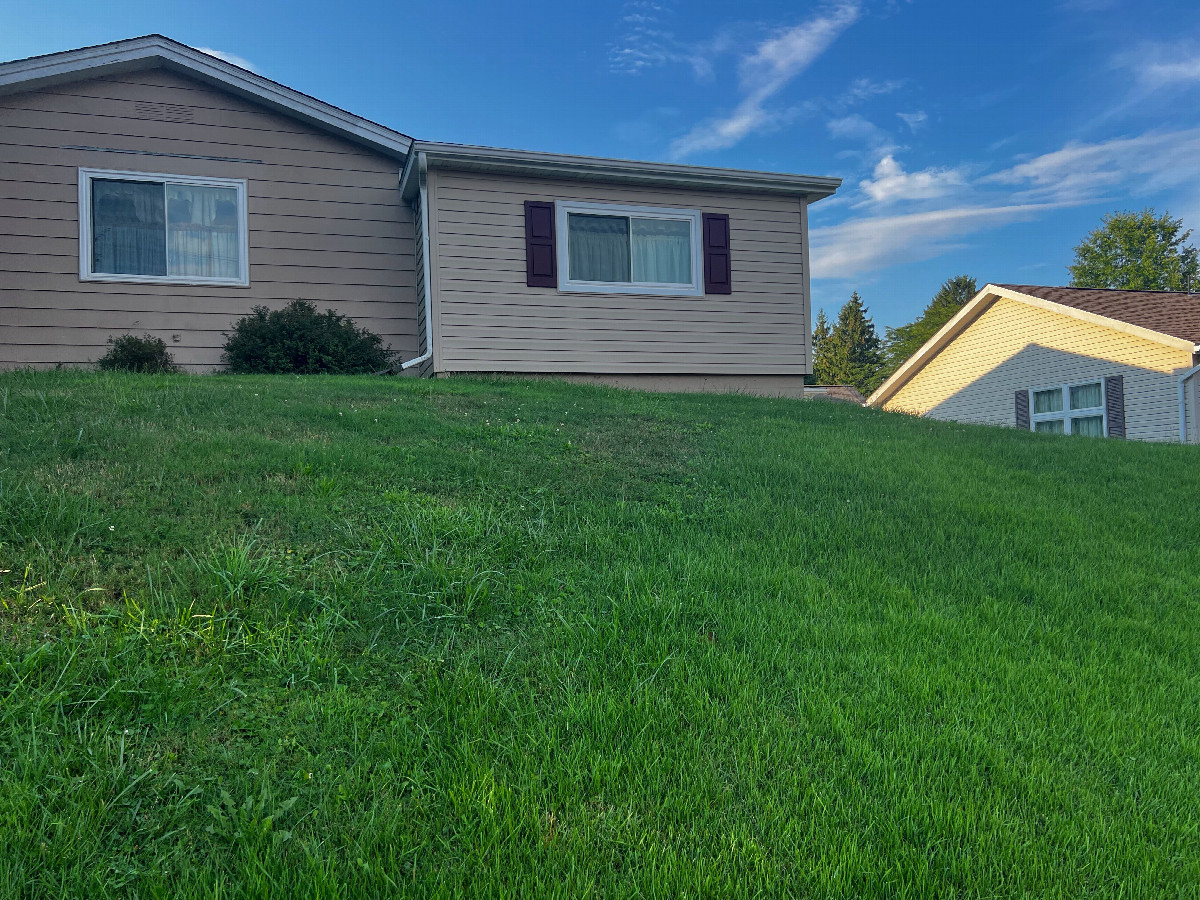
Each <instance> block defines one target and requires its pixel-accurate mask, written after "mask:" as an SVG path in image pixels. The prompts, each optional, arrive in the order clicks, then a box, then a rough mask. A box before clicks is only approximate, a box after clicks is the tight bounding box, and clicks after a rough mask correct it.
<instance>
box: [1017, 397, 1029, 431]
mask: <svg viewBox="0 0 1200 900" xmlns="http://www.w3.org/2000/svg"><path fill="white" fill-rule="evenodd" d="M1017 427H1018V428H1023V429H1025V430H1026V431H1028V430H1029V391H1017Z"/></svg>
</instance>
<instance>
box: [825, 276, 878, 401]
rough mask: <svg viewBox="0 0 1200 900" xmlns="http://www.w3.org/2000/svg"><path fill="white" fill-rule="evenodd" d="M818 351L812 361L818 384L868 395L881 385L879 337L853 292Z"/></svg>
mask: <svg viewBox="0 0 1200 900" xmlns="http://www.w3.org/2000/svg"><path fill="white" fill-rule="evenodd" d="M819 325H820V322H818V326H819ZM814 337H815V335H814ZM821 348H822V349H821V353H820V354H819V356H816V357H815V359H814V371H813V374H814V375H815V376H816V379H817V383H818V384H852V385H854V387H856V388H858V389H859V390H860V391H862V392H863V393H864V394H868V393H870V392H871V391H872V390H874V389H875V388H876V387H878V386H879V384H880V382H882V381H883V378H882V375H881V372H880V367H881V365H882V358H881V356H880V341H879V335H878V334H876V333H875V324H874V323H873V322H872V321H871V318H870V316H868V315H867V308H866V306H865V305H864V304H863V302H862V298H861V297H859V296H858V292H857V291H855V292H854V293H853V294H851V295H850V299H849V301H847V303H846V305H845V306H843V307H842V308H841V311H840V312H839V313H838V317H837V322H835V323H834V325H833V328H832V329H830V331H829V336H828V337H827V338H825V339H824V340H822V342H821Z"/></svg>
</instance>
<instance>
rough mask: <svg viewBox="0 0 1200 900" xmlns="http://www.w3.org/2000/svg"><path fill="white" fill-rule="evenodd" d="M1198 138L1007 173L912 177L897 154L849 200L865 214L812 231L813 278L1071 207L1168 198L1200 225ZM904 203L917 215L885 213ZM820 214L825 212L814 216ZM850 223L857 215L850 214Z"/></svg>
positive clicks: (1154, 139) (1143, 143) (868, 268)
mask: <svg viewBox="0 0 1200 900" xmlns="http://www.w3.org/2000/svg"><path fill="white" fill-rule="evenodd" d="M1198 158H1200V128H1196V129H1185V130H1181V131H1172V132H1151V133H1147V134H1142V135H1137V136H1133V137H1119V138H1113V139H1111V140H1107V141H1100V142H1095V143H1070V144H1067V145H1066V146H1064V147H1062V148H1060V149H1058V150H1054V151H1051V152H1049V153H1043V154H1040V155H1037V156H1033V157H1029V158H1027V159H1019V161H1017V162H1016V163H1015V164H1012V165H1010V166H1008V167H1007V168H1003V169H1000V170H999V171H993V172H991V173H986V172H984V173H981V170H982V169H983V167H982V166H973V165H966V164H964V165H960V166H953V167H946V168H927V169H922V170H918V171H914V172H908V171H906V170H905V168H904V166H903V165H902V164H901V163H900V161H899V160H898V159H897V158H896V156H895V155H894V154H892V153H889V154H887V155H885V156H884V157H883V158H882V159H880V160H879V162H878V163H876V165H875V168H874V171H873V173H872V175H871V176H870V177H868V178H865V179H863V180H861V181H860V182H859V183H858V185H857V192H856V191H855V190H854V189H851V191H849V192H848V194H847V200H848V201H850V202H849V204H848V207H844V208H848V209H851V210H857V211H862V214H861V215H859V216H856V217H853V218H850V219H848V220H845V221H843V222H841V223H839V224H835V225H831V226H826V227H824V228H814V230H813V234H812V255H813V274H814V276H815V277H820V278H851V277H856V276H861V275H864V274H866V273H869V272H872V271H876V270H879V269H883V268H886V267H887V266H891V265H895V264H897V263H901V262H914V261H919V260H925V259H932V258H934V257H936V256H939V255H941V254H942V253H945V252H947V251H948V250H950V249H953V248H954V247H959V246H964V245H965V244H966V243H967V242H968V241H969V240H970V239H971V238H972V236H973V235H978V234H982V233H984V232H987V231H989V230H992V229H995V228H1000V227H1002V226H1005V225H1009V224H1012V223H1014V222H1022V221H1031V220H1033V219H1035V218H1037V217H1039V216H1041V215H1044V214H1045V213H1047V212H1049V211H1052V210H1056V209H1063V208H1067V207H1072V206H1082V205H1087V204H1100V203H1106V204H1110V205H1111V206H1114V207H1115V206H1116V205H1118V204H1122V203H1133V204H1138V203H1144V202H1145V200H1146V199H1147V198H1153V197H1157V196H1161V195H1163V194H1164V193H1169V194H1170V195H1172V196H1173V198H1174V200H1173V202H1172V206H1171V212H1172V213H1173V214H1175V215H1183V216H1184V218H1185V220H1189V221H1191V220H1193V218H1200V177H1198V176H1197V174H1196V164H1195V160H1196V159H1198ZM901 202H903V203H906V204H909V205H910V209H911V208H912V207H915V210H913V211H910V212H905V213H903V214H895V213H894V212H891V211H889V208H890V209H891V210H894V209H895V204H898V203H901ZM815 214H816V215H817V216H819V215H820V214H821V207H820V206H818V207H816V209H815ZM851 215H854V214H853V213H852V214H851Z"/></svg>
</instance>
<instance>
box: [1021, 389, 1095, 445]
mask: <svg viewBox="0 0 1200 900" xmlns="http://www.w3.org/2000/svg"><path fill="white" fill-rule="evenodd" d="M1030 426H1031V427H1032V429H1033V430H1034V431H1038V432H1042V433H1046V434H1080V435H1085V436H1087V437H1104V436H1105V435H1106V434H1107V433H1108V428H1107V419H1106V416H1105V411H1104V383H1103V382H1101V381H1088V382H1084V383H1082V384H1064V385H1061V386H1059V387H1052V388H1042V389H1039V390H1035V391H1034V392H1033V414H1032V415H1031V416H1030Z"/></svg>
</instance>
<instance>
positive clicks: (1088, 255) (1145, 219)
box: [1067, 209, 1197, 291]
mask: <svg viewBox="0 0 1200 900" xmlns="http://www.w3.org/2000/svg"><path fill="white" fill-rule="evenodd" d="M1191 236H1192V232H1191V230H1190V229H1189V230H1187V231H1184V229H1183V220H1182V219H1172V218H1171V214H1170V213H1168V212H1164V213H1163V214H1162V215H1161V216H1160V215H1157V214H1156V213H1155V211H1154V210H1153V209H1143V210H1142V211H1141V212H1115V213H1110V214H1109V215H1107V216H1105V217H1104V221H1103V224H1102V225H1101V226H1100V227H1099V228H1097V229H1096V230H1095V231H1093V232H1092V233H1091V234H1089V235H1088V236H1087V237H1086V238H1085V239H1084V240H1083V242H1082V243H1080V244H1079V246H1077V247H1076V248H1075V263H1074V265H1070V266H1067V269H1068V270H1069V271H1070V273H1071V285H1072V286H1073V287H1091V288H1120V289H1122V290H1133V291H1183V290H1187V289H1188V287H1189V282H1193V281H1194V280H1195V278H1196V270H1197V251H1196V248H1195V247H1192V246H1190V245H1188V244H1187V239H1188V238H1189V237H1191ZM1190 286H1191V287H1195V285H1194V284H1191V285H1190Z"/></svg>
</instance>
